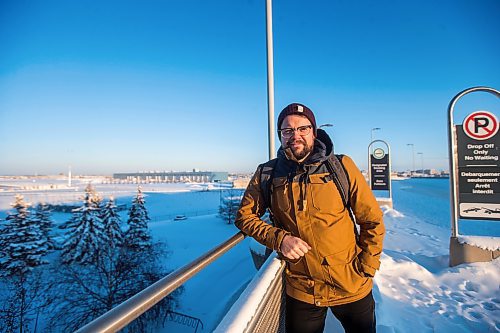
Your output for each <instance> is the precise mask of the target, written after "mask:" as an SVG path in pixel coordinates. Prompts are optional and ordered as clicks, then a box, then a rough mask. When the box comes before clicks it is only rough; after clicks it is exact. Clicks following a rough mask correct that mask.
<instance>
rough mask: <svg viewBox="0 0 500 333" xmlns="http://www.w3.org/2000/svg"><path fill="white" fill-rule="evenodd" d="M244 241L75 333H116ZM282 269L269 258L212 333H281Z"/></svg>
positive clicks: (221, 249) (226, 244)
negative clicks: (214, 332)
mask: <svg viewBox="0 0 500 333" xmlns="http://www.w3.org/2000/svg"><path fill="white" fill-rule="evenodd" d="M244 238H245V235H244V234H243V233H242V232H238V233H237V234H235V235H234V236H232V237H231V238H229V239H228V240H226V241H225V242H224V243H222V244H220V245H218V246H217V247H215V248H214V249H212V250H210V251H208V252H207V253H205V254H203V255H202V256H201V257H199V258H197V259H196V260H194V261H192V262H191V263H189V264H187V265H185V266H183V267H181V268H179V269H177V270H175V271H173V272H172V273H170V274H169V275H167V276H166V277H164V278H163V279H161V280H159V281H157V282H155V283H154V284H152V285H151V286H149V287H147V288H146V289H144V290H143V291H141V292H139V293H138V294H136V295H135V296H133V297H131V298H129V299H128V300H126V301H125V302H123V303H122V304H120V305H118V306H117V307H115V308H113V309H111V310H110V311H108V312H106V313H105V314H103V315H102V316H100V317H98V318H97V319H95V320H93V321H92V322H90V323H88V324H87V325H85V326H84V327H82V328H80V329H79V330H78V331H77V333H91V332H92V333H95V332H100V333H109V332H117V331H119V330H120V329H122V328H124V327H126V326H127V325H128V324H129V323H131V322H132V321H133V320H134V319H136V318H137V317H139V316H140V315H141V314H143V313H144V312H146V311H147V310H149V309H150V308H152V307H153V306H154V305H155V304H157V303H158V302H160V301H161V300H162V299H163V298H165V297H167V296H168V295H169V294H170V293H172V292H173V291H174V290H176V289H177V288H178V287H180V286H181V285H182V284H184V283H185V282H186V281H187V280H189V279H190V278H192V277H193V276H194V275H196V274H197V273H199V272H200V271H201V270H203V269H204V268H205V267H206V266H208V265H209V264H211V263H212V262H214V261H215V260H216V259H218V258H219V257H220V256H222V255H223V254H224V253H226V252H227V251H229V250H230V249H231V248H233V247H234V246H235V245H237V244H238V243H239V242H241V241H242V240H243V239H244ZM284 267H285V265H284V263H283V262H282V261H281V260H279V259H277V258H276V255H275V254H272V255H271V256H270V257H269V258H268V259H267V260H266V262H265V263H264V265H263V266H262V268H261V269H260V270H259V272H258V273H257V274H256V275H255V277H254V278H253V279H252V281H251V282H250V283H249V284H248V286H247V288H246V289H245V290H244V291H243V293H242V294H241V295H240V297H239V299H238V300H237V301H236V302H235V304H233V306H232V307H231V309H230V310H229V311H228V313H227V314H226V315H225V317H224V318H223V320H222V321H221V322H220V323H219V326H218V327H217V328H216V332H235V333H236V332H242V333H243V332H252V333H254V332H255V333H264V332H269V333H281V332H284V299H283V298H284V282H283V281H284V279H283V271H284Z"/></svg>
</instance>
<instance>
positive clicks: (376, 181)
mask: <svg viewBox="0 0 500 333" xmlns="http://www.w3.org/2000/svg"><path fill="white" fill-rule="evenodd" d="M370 161H371V163H370V165H371V172H370V178H371V179H370V184H371V188H372V190H385V191H388V190H389V189H390V182H389V172H390V169H389V154H386V153H385V151H384V150H383V149H382V148H377V149H375V150H374V151H373V154H372V155H371V156H370Z"/></svg>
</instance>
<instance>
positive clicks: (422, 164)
mask: <svg viewBox="0 0 500 333" xmlns="http://www.w3.org/2000/svg"><path fill="white" fill-rule="evenodd" d="M417 155H420V163H421V165H420V167H421V168H422V176H423V175H424V153H417Z"/></svg>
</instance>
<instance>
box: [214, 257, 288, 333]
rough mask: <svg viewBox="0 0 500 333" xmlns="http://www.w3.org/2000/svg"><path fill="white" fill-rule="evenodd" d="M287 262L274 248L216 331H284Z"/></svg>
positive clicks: (219, 332) (262, 332)
mask: <svg viewBox="0 0 500 333" xmlns="http://www.w3.org/2000/svg"><path fill="white" fill-rule="evenodd" d="M284 269H285V264H284V262H283V261H282V260H279V259H278V258H277V257H276V253H275V252H273V253H272V254H271V255H270V256H269V258H267V260H266V262H265V263H264V265H263V266H262V267H261V268H260V270H259V271H258V272H257V274H256V275H255V276H254V278H253V279H252V281H251V282H250V283H249V284H248V286H247V287H246V288H245V290H244V291H243V293H242V294H241V295H240V297H239V298H238V300H237V301H236V302H235V303H234V304H233V306H232V307H231V309H230V310H229V311H228V312H227V313H226V315H225V316H224V318H223V319H222V321H221V322H220V323H219V325H218V326H217V328H216V329H215V331H214V333H227V332H231V333H243V332H245V333H265V332H269V333H284V332H285V299H284V297H285V285H284V278H283V272H284Z"/></svg>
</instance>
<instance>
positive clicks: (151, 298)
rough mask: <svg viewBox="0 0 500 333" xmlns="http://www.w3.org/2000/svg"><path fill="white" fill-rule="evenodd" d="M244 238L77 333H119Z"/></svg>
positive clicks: (237, 236) (231, 240)
mask: <svg viewBox="0 0 500 333" xmlns="http://www.w3.org/2000/svg"><path fill="white" fill-rule="evenodd" d="M244 238H245V235H244V234H243V233H242V232H238V233H237V234H235V235H234V236H232V237H231V238H229V239H228V240H227V241H225V242H224V243H222V244H220V245H219V246H217V247H215V248H214V249H212V250H211V251H208V252H207V253H205V254H204V255H202V256H201V257H199V258H198V259H196V260H194V261H192V262H191V263H189V264H187V265H185V266H183V267H181V268H179V269H177V270H175V271H173V272H172V273H170V274H169V275H167V276H166V277H164V278H163V279H161V280H159V281H157V282H155V283H154V284H152V285H151V286H149V287H147V288H146V289H144V290H143V291H141V292H139V293H138V294H136V295H135V296H133V297H131V298H129V299H128V300H126V301H125V302H123V303H122V304H120V305H118V306H117V307H115V308H113V309H111V310H110V311H108V312H106V313H105V314H103V315H102V316H100V317H99V318H97V319H95V320H93V321H92V322H90V323H88V324H87V325H85V326H84V327H82V328H80V329H79V330H78V331H77V332H78V333H95V332H100V333H109V332H117V331H118V330H120V329H122V328H124V327H125V326H127V325H128V324H129V323H130V322H132V321H133V320H134V319H136V318H137V317H139V316H140V315H141V314H143V313H144V312H146V311H147V310H149V309H150V308H151V307H153V306H154V305H155V304H157V303H158V302H160V301H161V300H162V299H163V298H165V297H166V296H168V295H169V294H170V293H172V292H173V291H174V290H175V289H177V288H179V287H180V286H181V285H182V284H184V283H185V282H186V281H187V280H189V279H190V278H192V277H193V276H194V275H196V274H197V273H198V272H200V271H201V270H202V269H204V268H205V267H206V266H208V265H209V264H211V263H212V262H214V261H215V260H216V259H217V258H219V257H220V256H222V255H223V254H224V253H226V252H227V251H229V250H230V249H231V248H233V247H234V246H235V245H236V244H238V243H239V242H241V241H242V240H243V239H244Z"/></svg>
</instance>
